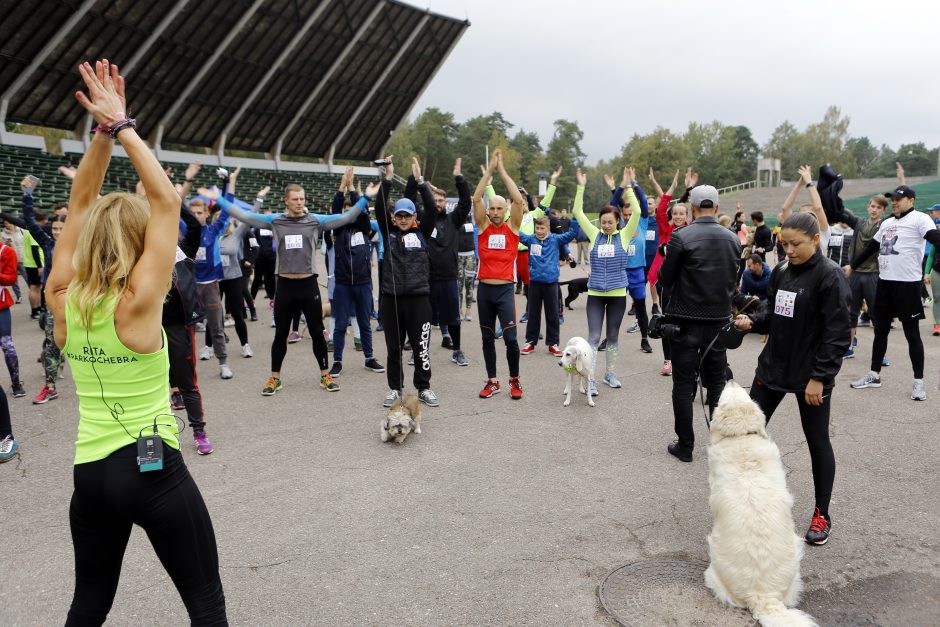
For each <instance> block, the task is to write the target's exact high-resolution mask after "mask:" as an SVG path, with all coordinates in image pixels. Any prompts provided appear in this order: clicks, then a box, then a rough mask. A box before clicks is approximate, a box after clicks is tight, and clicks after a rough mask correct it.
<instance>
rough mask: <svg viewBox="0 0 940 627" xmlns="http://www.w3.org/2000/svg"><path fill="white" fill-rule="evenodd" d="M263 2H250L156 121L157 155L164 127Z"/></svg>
mask: <svg viewBox="0 0 940 627" xmlns="http://www.w3.org/2000/svg"><path fill="white" fill-rule="evenodd" d="M263 2H264V0H254V2H253V3H252V4H251V6H250V7H249V8H248V10H247V11H245V12H244V13H243V14H242V16H241V17H240V18H239V20H238V22H237V23H236V24H235V26H233V27H232V29H231V30H230V31H229V32H228V34H227V35H226V36H225V39H223V40H222V43H220V44H219V45H218V46H216V48H215V52H213V53H212V56H211V57H209V58H208V59H207V60H206V62H205V63H204V64H203V66H202V67H201V68H200V69H199V71H198V72H196V75H195V76H193V77H192V79H190V81H189V84H187V85H186V87H184V88H183V91H182V92H180V95H179V96H177V98H176V102H174V103H173V104H172V105H171V106H170V108H169V110H167V112H166V113H165V114H163V117H162V118H161V119H160V121H159V122H158V123H157V128H156V130H155V131H154V133H153V135H152V136H151V140H152V141H151V143H152V144H153V147H154V148H156V149H157V151H158V152H157V154H158V155H159V154H160V153H159V150H160V142H161V141H162V140H163V131H164V129H165V128H166V126H167V124H169V123H170V122H171V121H172V120H173V118H174V117H175V116H176V113H177V112H178V111H179V109H180V107H181V106H183V103H184V102H186V99H187V98H188V97H189V94H191V93H193V91H194V90H195V89H196V87H198V86H199V84H200V83H201V82H202V79H203V78H205V76H206V74H208V73H209V70H211V69H212V66H214V65H215V62H216V61H218V60H219V57H221V56H222V55H223V54H224V53H225V51H226V50H228V47H229V46H230V45H231V44H232V42H233V41H234V40H235V38H236V37H237V36H238V34H239V33H240V32H241V31H242V29H243V28H244V27H245V24H247V23H248V20H250V19H251V17H252V16H253V15H254V14H255V12H256V11H257V10H258V9H259V8H261V5H262V3H263Z"/></svg>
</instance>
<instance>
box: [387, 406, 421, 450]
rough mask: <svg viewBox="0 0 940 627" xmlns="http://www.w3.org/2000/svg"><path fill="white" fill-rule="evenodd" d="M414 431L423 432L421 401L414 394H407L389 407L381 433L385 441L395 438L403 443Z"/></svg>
mask: <svg viewBox="0 0 940 627" xmlns="http://www.w3.org/2000/svg"><path fill="white" fill-rule="evenodd" d="M412 431H414V432H415V433H421V403H419V402H418V397H417V396H415V395H414V394H407V395H405V398H404V399H403V400H402V402H401V403H396V404H394V405H392V406H391V407H389V408H388V415H387V416H385V420H383V421H382V426H381V428H380V430H379V434H380V435H381V437H382V441H383V442H388V441H389V440H395V443H396V444H401V443H402V442H404V441H405V438H407V437H408V434H409V433H411V432H412Z"/></svg>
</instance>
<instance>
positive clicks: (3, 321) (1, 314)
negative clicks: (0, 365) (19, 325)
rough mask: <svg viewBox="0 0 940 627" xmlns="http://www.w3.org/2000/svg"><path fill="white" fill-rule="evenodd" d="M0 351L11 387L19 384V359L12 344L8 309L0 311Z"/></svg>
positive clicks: (11, 321) (11, 326)
mask: <svg viewBox="0 0 940 627" xmlns="http://www.w3.org/2000/svg"><path fill="white" fill-rule="evenodd" d="M0 349H2V350H3V359H4V360H5V361H6V362H7V370H9V371H10V381H12V382H13V385H18V384H19V383H20V358H19V357H18V356H17V354H16V346H14V344H13V316H12V315H11V313H10V308H9V307H7V308H6V309H0Z"/></svg>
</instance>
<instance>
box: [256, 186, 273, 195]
mask: <svg viewBox="0 0 940 627" xmlns="http://www.w3.org/2000/svg"><path fill="white" fill-rule="evenodd" d="M270 191H271V186H270V185H265V186H264V187H262V188H261V189H259V190H258V198H264V197H265V196H267V195H268V192H270Z"/></svg>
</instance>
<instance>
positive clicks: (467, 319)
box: [465, 309, 473, 322]
mask: <svg viewBox="0 0 940 627" xmlns="http://www.w3.org/2000/svg"><path fill="white" fill-rule="evenodd" d="M465 320H466V321H467V322H470V321H471V320H473V318H471V317H470V310H469V309H468V310H467V317H466V318H465Z"/></svg>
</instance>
